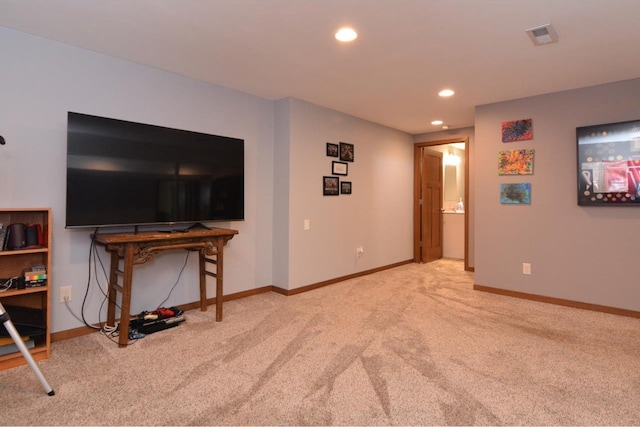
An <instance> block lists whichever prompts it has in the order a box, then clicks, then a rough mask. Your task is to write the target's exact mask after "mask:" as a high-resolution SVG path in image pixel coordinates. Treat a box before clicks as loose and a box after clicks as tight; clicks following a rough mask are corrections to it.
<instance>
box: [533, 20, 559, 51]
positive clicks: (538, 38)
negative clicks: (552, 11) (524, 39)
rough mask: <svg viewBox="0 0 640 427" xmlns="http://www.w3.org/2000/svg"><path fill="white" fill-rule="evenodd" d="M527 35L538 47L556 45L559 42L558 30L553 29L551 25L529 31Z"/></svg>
mask: <svg viewBox="0 0 640 427" xmlns="http://www.w3.org/2000/svg"><path fill="white" fill-rule="evenodd" d="M527 34H529V38H530V39H531V41H532V42H533V44H534V45H536V46H540V45H543V44H549V43H555V42H557V41H558V34H556V30H554V29H553V26H552V25H551V24H544V25H540V26H539V27H534V28H530V29H528V30H527Z"/></svg>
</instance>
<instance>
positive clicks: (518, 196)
mask: <svg viewBox="0 0 640 427" xmlns="http://www.w3.org/2000/svg"><path fill="white" fill-rule="evenodd" d="M500 203H502V204H503V205H530V204H531V183H530V182H519V183H514V184H500Z"/></svg>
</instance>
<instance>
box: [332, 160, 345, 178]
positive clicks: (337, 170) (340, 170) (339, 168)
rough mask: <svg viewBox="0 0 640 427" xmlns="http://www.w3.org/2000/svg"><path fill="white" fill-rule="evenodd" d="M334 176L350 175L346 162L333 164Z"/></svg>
mask: <svg viewBox="0 0 640 427" xmlns="http://www.w3.org/2000/svg"><path fill="white" fill-rule="evenodd" d="M331 174H332V175H343V176H347V175H349V164H348V163H345V162H331Z"/></svg>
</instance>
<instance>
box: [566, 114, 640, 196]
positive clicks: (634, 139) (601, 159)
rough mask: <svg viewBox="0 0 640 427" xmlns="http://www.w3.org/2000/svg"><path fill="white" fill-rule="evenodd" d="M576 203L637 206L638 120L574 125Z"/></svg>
mask: <svg viewBox="0 0 640 427" xmlns="http://www.w3.org/2000/svg"><path fill="white" fill-rule="evenodd" d="M576 139H577V142H578V205H580V206H640V120H635V121H628V122H619V123H607V124H601V125H593V126H583V127H579V128H576Z"/></svg>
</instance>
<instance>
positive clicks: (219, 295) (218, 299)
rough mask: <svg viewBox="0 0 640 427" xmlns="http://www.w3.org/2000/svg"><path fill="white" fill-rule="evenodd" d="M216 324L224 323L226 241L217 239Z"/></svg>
mask: <svg viewBox="0 0 640 427" xmlns="http://www.w3.org/2000/svg"><path fill="white" fill-rule="evenodd" d="M216 248H217V254H216V322H222V298H223V296H222V294H223V291H222V266H223V264H224V263H223V262H222V261H223V260H222V252H223V249H224V240H223V239H217V241H216Z"/></svg>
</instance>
